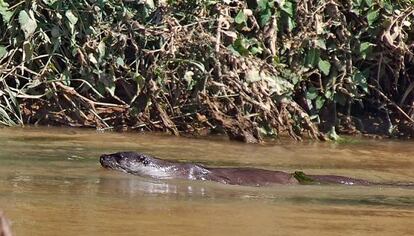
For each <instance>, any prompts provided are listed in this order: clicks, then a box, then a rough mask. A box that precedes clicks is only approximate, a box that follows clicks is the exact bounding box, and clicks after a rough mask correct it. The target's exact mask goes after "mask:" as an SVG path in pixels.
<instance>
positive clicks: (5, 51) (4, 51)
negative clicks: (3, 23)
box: [0, 46, 7, 59]
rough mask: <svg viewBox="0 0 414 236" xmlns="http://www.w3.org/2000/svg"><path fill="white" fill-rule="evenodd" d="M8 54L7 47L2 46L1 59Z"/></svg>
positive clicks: (0, 50)
mask: <svg viewBox="0 0 414 236" xmlns="http://www.w3.org/2000/svg"><path fill="white" fill-rule="evenodd" d="M6 54H7V49H6V48H5V47H4V46H0V59H2V58H3V57H4V56H6Z"/></svg>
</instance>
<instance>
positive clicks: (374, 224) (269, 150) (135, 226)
mask: <svg viewBox="0 0 414 236" xmlns="http://www.w3.org/2000/svg"><path fill="white" fill-rule="evenodd" d="M121 150H132V151H140V152H145V153H148V154H152V155H156V156H159V157H162V158H167V159H178V160H188V161H194V162H201V163H204V164H206V165H214V166H251V167H260V168H267V169H274V170H285V171H295V170H303V171H305V173H309V174H339V175H347V176H351V177H357V178H364V179H369V180H371V181H380V182H392V181H399V182H414V154H413V153H414V145H413V142H397V141H379V140H362V141H361V142H359V143H357V144H332V143H314V142H303V143H296V142H291V141H290V140H282V141H278V142H277V143H275V144H272V145H245V144H239V143H234V142H228V141H225V140H217V139H216V140H202V139H188V138H177V137H169V136H163V135H147V134H145V135H143V134H118V133H97V132H95V131H85V130H75V129H48V128H30V129H0V209H3V210H4V211H5V213H6V214H7V216H8V217H9V218H10V219H11V221H12V227H13V232H14V233H15V235H18V236H19V235H42V236H43V235H184V236H185V235H233V234H236V235H238V236H239V235H307V236H309V235H414V189H408V188H398V187H395V188H392V187H385V188H384V187H374V186H371V187H361V186H303V185H302V186H273V187H260V188H258V187H241V186H226V185H222V184H218V183H210V182H197V181H182V180H174V181H159V180H153V179H146V178H141V177H137V176H132V175H126V174H122V173H118V172H113V171H109V170H104V169H102V168H100V166H99V162H98V156H99V155H100V154H101V153H110V152H115V151H121Z"/></svg>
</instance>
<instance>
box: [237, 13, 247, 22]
mask: <svg viewBox="0 0 414 236" xmlns="http://www.w3.org/2000/svg"><path fill="white" fill-rule="evenodd" d="M234 21H235V22H236V23H237V24H242V23H246V21H247V16H246V15H245V14H244V12H243V11H239V13H238V14H237V16H236V17H235V18H234Z"/></svg>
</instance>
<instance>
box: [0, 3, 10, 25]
mask: <svg viewBox="0 0 414 236" xmlns="http://www.w3.org/2000/svg"><path fill="white" fill-rule="evenodd" d="M0 15H1V17H2V18H3V20H4V22H6V23H9V22H10V19H11V17H12V16H13V12H11V11H10V10H9V4H8V3H7V2H4V1H3V0H0Z"/></svg>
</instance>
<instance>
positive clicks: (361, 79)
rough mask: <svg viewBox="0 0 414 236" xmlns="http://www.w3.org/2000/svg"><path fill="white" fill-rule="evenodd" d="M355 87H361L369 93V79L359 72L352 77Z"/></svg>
mask: <svg viewBox="0 0 414 236" xmlns="http://www.w3.org/2000/svg"><path fill="white" fill-rule="evenodd" d="M352 80H353V81H354V83H355V85H356V86H358V87H360V88H361V89H362V90H363V91H364V92H366V93H368V83H367V77H365V75H364V74H363V73H361V72H360V71H357V72H356V73H355V74H354V76H353V77H352Z"/></svg>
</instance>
